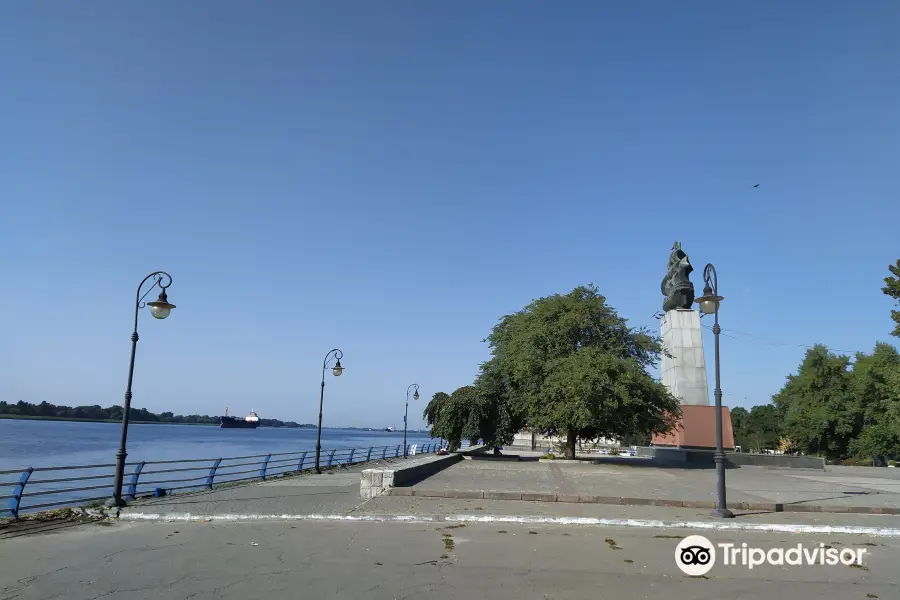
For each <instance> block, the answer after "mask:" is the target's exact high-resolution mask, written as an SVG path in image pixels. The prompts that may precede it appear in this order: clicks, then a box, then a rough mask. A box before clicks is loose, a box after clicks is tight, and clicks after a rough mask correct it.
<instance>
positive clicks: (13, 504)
mask: <svg viewBox="0 0 900 600" xmlns="http://www.w3.org/2000/svg"><path fill="white" fill-rule="evenodd" d="M33 472H34V469H33V468H32V467H28V469H26V470H25V472H24V473H22V475H20V476H19V483H17V484H16V488H15V489H14V490H13V497H12V498H10V499H9V512H11V513H12V516H13V519H17V520H18V518H19V504H20V503H21V502H22V493H23V492H24V491H25V484H26V483H28V478H29V477H31V474H32V473H33Z"/></svg>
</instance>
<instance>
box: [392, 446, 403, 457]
mask: <svg viewBox="0 0 900 600" xmlns="http://www.w3.org/2000/svg"><path fill="white" fill-rule="evenodd" d="M402 447H403V444H400V445H399V446H397V454H395V455H394V458H397V457H398V456H400V448H402Z"/></svg>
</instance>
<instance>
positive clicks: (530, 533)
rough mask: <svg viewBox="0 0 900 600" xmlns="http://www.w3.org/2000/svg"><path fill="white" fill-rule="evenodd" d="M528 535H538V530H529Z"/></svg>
mask: <svg viewBox="0 0 900 600" xmlns="http://www.w3.org/2000/svg"><path fill="white" fill-rule="evenodd" d="M528 535H537V531H529V532H528Z"/></svg>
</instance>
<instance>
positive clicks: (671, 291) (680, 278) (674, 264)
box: [662, 242, 694, 311]
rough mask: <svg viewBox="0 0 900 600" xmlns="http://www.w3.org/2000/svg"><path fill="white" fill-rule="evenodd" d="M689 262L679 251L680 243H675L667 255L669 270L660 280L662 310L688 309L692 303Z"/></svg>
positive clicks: (680, 250)
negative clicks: (663, 297)
mask: <svg viewBox="0 0 900 600" xmlns="http://www.w3.org/2000/svg"><path fill="white" fill-rule="evenodd" d="M693 270H694V267H692V266H691V261H689V260H688V256H687V254H685V253H684V250H682V249H681V242H675V244H674V245H673V246H672V253H671V254H669V270H668V272H667V273H666V276H665V277H664V278H663V280H662V293H663V296H665V297H666V299H665V300H664V301H663V310H664V311H670V310H674V309H676V308H686V309H690V308H691V305H692V304H693V303H694V284H693V283H691V271H693Z"/></svg>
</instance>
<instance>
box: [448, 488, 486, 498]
mask: <svg viewBox="0 0 900 600" xmlns="http://www.w3.org/2000/svg"><path fill="white" fill-rule="evenodd" d="M444 498H464V499H470V500H481V499H483V498H484V492H483V491H481V490H447V491H446V493H445V495H444Z"/></svg>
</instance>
